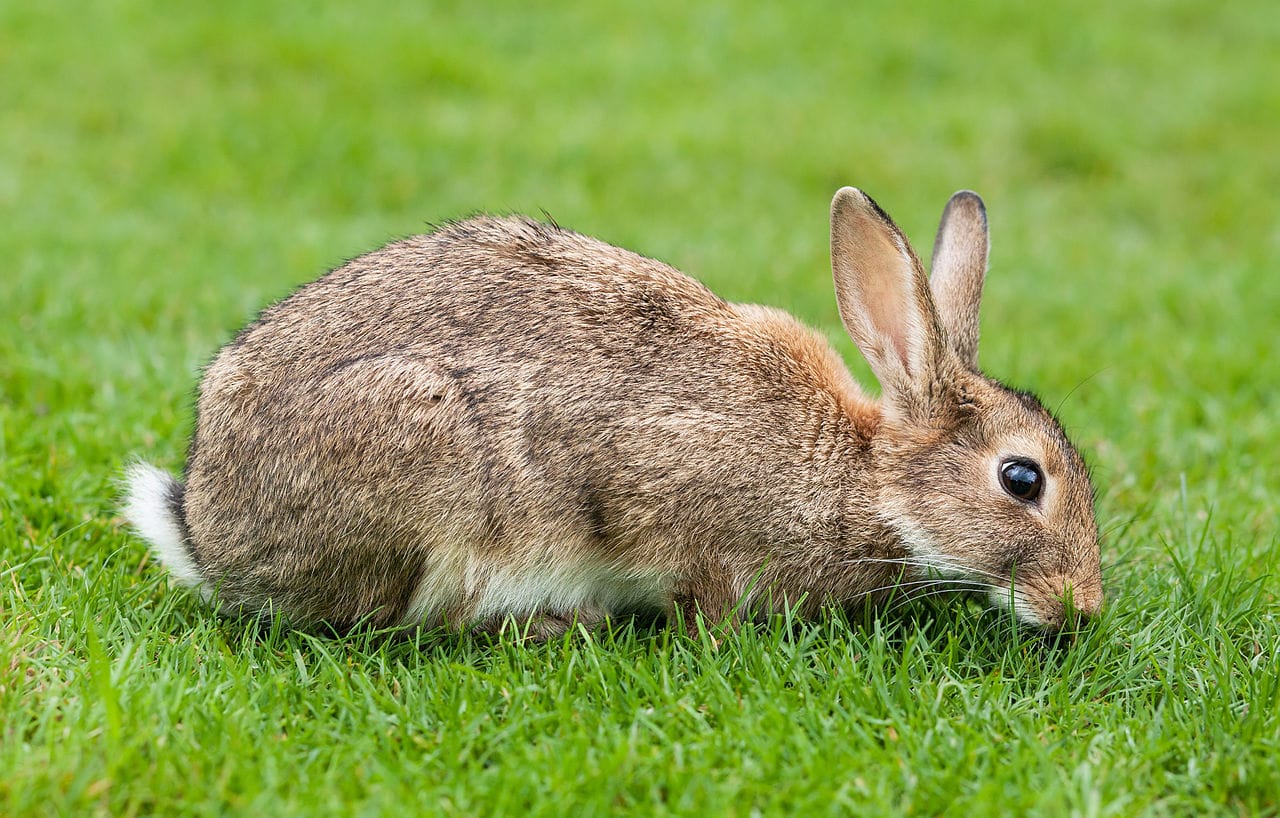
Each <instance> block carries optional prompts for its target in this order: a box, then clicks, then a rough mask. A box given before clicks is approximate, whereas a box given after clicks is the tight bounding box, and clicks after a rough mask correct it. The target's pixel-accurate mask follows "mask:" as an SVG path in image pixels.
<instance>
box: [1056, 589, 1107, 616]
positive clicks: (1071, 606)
mask: <svg viewBox="0 0 1280 818" xmlns="http://www.w3.org/2000/svg"><path fill="white" fill-rule="evenodd" d="M1058 599H1059V600H1060V601H1061V602H1062V605H1063V608H1064V612H1066V613H1067V615H1068V616H1070V615H1074V616H1075V619H1076V622H1077V624H1080V625H1085V624H1088V622H1089V620H1091V619H1093V618H1095V617H1096V616H1097V615H1098V614H1100V613H1102V583H1100V582H1096V581H1095V582H1085V583H1080V584H1074V583H1072V582H1071V581H1070V580H1065V581H1064V582H1063V583H1062V592H1061V593H1060V594H1059V595H1058Z"/></svg>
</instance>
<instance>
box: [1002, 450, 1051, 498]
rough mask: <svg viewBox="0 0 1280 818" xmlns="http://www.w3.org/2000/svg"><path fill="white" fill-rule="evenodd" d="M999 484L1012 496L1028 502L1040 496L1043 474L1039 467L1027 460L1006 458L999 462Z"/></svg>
mask: <svg viewBox="0 0 1280 818" xmlns="http://www.w3.org/2000/svg"><path fill="white" fill-rule="evenodd" d="M1000 485H1002V486H1004V490H1005V491H1007V492H1009V493H1010V494H1012V495H1013V496H1014V497H1017V498H1018V499H1019V500H1025V501H1026V502H1028V503H1030V502H1032V501H1034V500H1035V499H1036V498H1037V497H1039V496H1040V489H1041V488H1043V487H1044V475H1043V474H1041V473H1040V467H1039V466H1037V465H1036V464H1035V463H1032V462H1031V461H1029V460H1006V461H1004V463H1002V464H1000Z"/></svg>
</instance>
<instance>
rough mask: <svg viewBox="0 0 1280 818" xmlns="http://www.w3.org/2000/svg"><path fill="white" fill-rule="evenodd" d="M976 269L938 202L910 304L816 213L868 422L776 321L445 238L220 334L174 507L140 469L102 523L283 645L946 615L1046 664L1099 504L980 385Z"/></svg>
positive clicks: (690, 287) (1049, 422) (399, 249)
mask: <svg viewBox="0 0 1280 818" xmlns="http://www.w3.org/2000/svg"><path fill="white" fill-rule="evenodd" d="M987 248H988V239H987V223H986V210H985V207H984V205H983V202H982V200H981V199H980V198H979V197H978V196H977V195H976V194H974V193H972V192H969V191H961V192H959V193H956V194H955V195H954V196H953V197H952V198H951V200H950V201H949V202H948V204H947V206H946V209H945V211H944V213H943V216H942V220H941V225H940V227H939V230H938V234H937V239H936V242H935V244H934V249H933V262H932V277H931V279H930V278H927V277H926V274H925V272H924V269H923V267H922V265H921V263H920V261H919V260H918V258H917V256H916V254H915V253H914V252H913V250H912V248H911V246H910V245H909V244H908V242H907V239H906V237H905V236H904V235H903V233H902V231H901V230H899V228H898V227H897V226H896V225H895V224H894V222H893V221H892V220H891V219H890V218H889V216H888V215H887V214H886V213H885V212H884V211H883V210H881V209H880V207H879V206H878V205H877V204H876V203H875V202H874V201H872V200H871V198H869V197H868V196H867V195H865V194H864V193H862V192H860V191H859V190H857V189H855V188H850V187H846V188H842V189H841V190H839V191H838V192H837V193H836V195H835V198H834V199H833V201H832V205H831V262H832V270H833V274H834V279H835V294H836V298H837V302H838V307H839V313H840V316H841V320H842V322H843V324H844V327H845V329H846V330H847V332H848V333H849V335H850V336H851V337H852V339H853V341H854V342H855V343H856V344H857V346H858V347H859V349H860V350H861V352H862V353H863V355H864V356H865V357H866V360H867V362H868V363H869V364H870V367H871V369H872V371H873V373H874V374H875V376H876V378H877V379H878V380H879V382H880V386H881V393H882V394H881V398H880V399H879V400H878V401H877V400H876V399H874V398H873V397H871V396H869V395H868V394H867V393H866V392H864V391H863V390H862V389H861V388H860V387H859V385H858V384H857V383H856V382H855V380H854V378H853V377H852V376H851V374H850V373H849V371H848V369H847V368H846V366H845V364H844V363H843V361H842V359H841V358H840V356H839V355H838V354H837V353H836V352H835V350H834V349H833V348H832V347H831V346H830V345H829V344H828V343H827V341H826V340H825V339H824V338H823V337H821V336H820V335H819V334H817V333H816V332H814V331H812V330H810V329H808V328H806V327H805V326H803V325H801V324H800V323H799V322H798V321H797V320H796V319H794V318H792V317H791V316H789V315H788V314H786V313H784V312H782V311H780V310H777V309H773V308H770V307H765V306H757V305H752V304H737V303H730V302H727V301H725V300H723V299H721V298H719V297H717V296H716V295H714V294H713V293H712V292H711V291H710V290H709V289H707V288H706V287H705V286H703V285H702V284H701V283H699V282H697V281H695V280H694V279H692V278H690V277H688V276H686V275H684V274H683V273H680V272H678V271H677V270H675V269H673V268H671V267H669V266H667V265H665V264H662V263H660V262H658V261H654V260H651V259H649V258H645V257H642V256H640V255H636V254H634V253H631V252H628V251H626V250H622V249H619V248H617V247H613V246H610V245H608V244H605V243H603V242H601V241H598V240H596V239H592V238H588V237H586V236H583V235H580V234H578V233H574V232H572V231H569V230H566V229H563V228H561V227H559V226H558V225H555V224H544V223H539V222H536V221H532V220H529V219H526V218H521V217H489V216H482V217H476V218H472V219H469V220H466V221H461V222H455V223H450V224H447V225H445V226H443V227H441V228H439V229H437V230H436V231H435V232H432V233H429V234H427V235H420V236H414V237H411V238H407V239H404V240H401V241H396V242H394V243H391V244H388V245H387V246H385V247H383V248H381V249H379V250H376V251H374V252H371V253H369V254H367V255H364V256H361V257H359V258H356V259H354V260H352V261H350V262H348V263H346V264H344V265H342V266H340V267H338V268H337V269H335V270H333V271H331V272H329V273H328V274H326V275H325V276H323V277H321V278H320V279H318V280H316V281H314V282H312V283H310V284H307V285H305V286H303V287H301V288H300V289H298V290H297V291H296V292H294V293H293V294H292V295H291V296H289V297H287V298H285V299H284V300H283V301H280V302H279V303H277V304H275V305H274V306H271V307H269V308H267V309H266V310H265V311H263V312H262V313H261V314H260V316H259V317H258V319H257V320H256V321H254V322H253V323H251V324H250V325H249V326H247V327H245V328H244V329H243V330H242V331H241V332H240V333H239V334H238V335H237V336H236V337H235V338H234V340H232V341H231V342H230V343H228V344H227V345H226V346H225V347H223V348H222V349H221V351H220V352H219V353H218V355H217V356H216V357H215V358H214V360H213V361H212V363H210V364H209V366H208V367H207V369H206V370H205V372H204V376H203V380H202V382H201V384H200V389H199V396H198V403H197V407H196V423H195V430H194V434H193V436H192V439H191V444H190V450H189V452H188V455H187V462H186V476H185V485H184V483H182V482H179V481H178V480H176V479H174V478H173V477H171V476H170V475H169V474H167V473H166V472H164V471H161V470H159V469H157V468H155V467H153V466H150V465H146V464H144V463H140V462H139V463H135V464H134V465H133V466H132V467H130V469H129V470H128V473H127V483H128V489H127V491H128V496H127V499H126V508H125V516H126V517H127V518H128V520H129V521H131V523H132V525H133V526H134V528H135V529H136V530H137V531H138V532H139V533H140V534H141V536H142V537H143V538H145V539H146V540H148V541H150V543H151V545H152V547H153V550H154V552H155V554H156V555H157V557H158V559H159V560H160V561H161V562H163V563H164V564H165V565H166V566H167V567H168V569H169V571H170V572H171V576H172V577H173V578H174V579H175V580H176V581H177V582H178V583H181V584H185V585H188V586H193V587H195V588H197V589H199V591H200V593H201V594H202V595H203V596H204V597H205V598H206V599H207V600H210V601H214V602H216V605H217V606H218V607H219V608H220V609H222V610H224V611H225V610H228V609H231V610H236V611H241V612H244V611H261V610H264V609H266V610H270V611H274V612H277V613H278V614H282V615H283V616H284V617H285V618H286V620H287V621H288V622H289V623H290V624H296V625H299V626H301V625H304V624H321V623H326V624H328V625H330V626H343V625H350V624H352V623H357V622H370V623H372V624H374V625H377V626H387V627H391V628H395V627H400V626H408V627H411V626H422V627H437V626H445V627H450V628H455V629H459V630H464V629H473V630H475V631H494V630H497V629H499V628H501V627H503V625H504V623H509V622H511V621H515V622H518V623H521V624H522V626H523V627H524V628H525V632H526V634H529V635H532V636H533V637H536V638H552V637H555V636H557V635H560V634H563V633H564V632H565V630H566V629H567V628H569V627H571V626H573V624H574V623H575V622H578V623H583V624H584V625H588V626H590V625H594V624H596V623H598V622H600V621H602V620H603V619H604V618H606V617H608V616H610V615H617V614H620V613H623V612H628V611H631V612H645V611H649V612H653V613H654V614H655V615H656V616H661V615H663V614H665V615H666V616H667V617H669V618H672V619H679V618H683V619H684V620H685V621H688V622H693V621H697V622H698V623H699V626H701V624H702V623H704V622H705V623H716V624H725V625H726V626H728V627H730V628H732V627H733V626H734V624H735V623H738V622H741V621H742V620H743V618H744V617H753V616H761V615H766V614H768V613H770V612H776V611H779V610H782V609H783V608H789V609H791V610H792V611H794V612H796V613H798V614H799V615H802V616H807V617H812V616H815V615H817V614H818V612H819V611H820V610H821V609H822V608H823V607H824V606H827V605H835V606H841V605H843V606H849V605H853V604H855V603H859V602H860V601H865V600H872V601H873V602H874V601H875V600H878V599H881V598H883V597H884V596H885V595H886V594H887V593H892V592H893V589H895V588H897V589H909V588H910V587H911V586H914V585H928V586H929V587H932V584H934V583H937V582H942V581H945V582H948V583H952V584H953V585H952V586H951V587H957V588H961V589H970V590H973V591H975V592H976V593H977V594H978V595H979V596H983V595H985V597H986V599H987V600H988V603H989V604H991V605H993V606H996V607H1000V608H1003V609H1005V610H1010V609H1011V611H1012V614H1013V615H1014V616H1016V618H1017V620H1019V621H1021V622H1024V623H1027V624H1029V625H1032V626H1034V627H1036V628H1039V629H1042V630H1045V631H1049V632H1051V631H1055V630H1059V629H1062V628H1063V627H1064V625H1065V624H1066V623H1067V622H1068V621H1071V622H1075V621H1077V617H1078V618H1079V619H1080V620H1085V619H1088V618H1089V617H1091V616H1092V615H1094V614H1096V613H1097V612H1098V611H1099V610H1100V608H1101V606H1102V600H1103V592H1102V585H1101V567H1100V562H1099V551H1098V534H1097V525H1096V522H1095V518H1094V510H1093V491H1092V488H1091V485H1090V481H1089V476H1088V471H1087V469H1086V467H1085V464H1084V462H1083V461H1082V459H1081V457H1080V455H1079V454H1078V453H1077V451H1076V449H1075V448H1073V446H1072V444H1071V443H1070V442H1069V441H1068V439H1067V437H1066V435H1065V434H1064V433H1063V430H1062V428H1061V427H1060V426H1059V424H1058V423H1057V422H1056V421H1055V419H1054V418H1053V416H1052V415H1050V413H1049V412H1047V411H1046V410H1045V409H1044V407H1043V406H1042V405H1041V404H1040V402H1039V401H1038V400H1037V399H1036V398H1035V397H1034V396H1032V395H1030V394H1028V393H1026V392H1019V391H1015V390H1011V389H1009V388H1007V387H1005V386H1002V385H1001V384H1000V383H998V382H996V381H995V380H992V379H991V378H989V377H987V376H985V375H984V374H982V372H981V371H980V370H979V369H978V361H977V355H978V306H979V299H980V296H981V290H982V285H983V279H984V277H985V274H986V269H987ZM699 616H700V617H701V619H697V617H699Z"/></svg>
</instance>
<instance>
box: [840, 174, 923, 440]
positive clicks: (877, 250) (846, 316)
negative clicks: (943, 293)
mask: <svg viewBox="0 0 1280 818" xmlns="http://www.w3.org/2000/svg"><path fill="white" fill-rule="evenodd" d="M831 270H832V273H833V275H834V277H835V285H836V302H837V303H838V304H839V307H840V319H841V320H842V321H843V322H844V326H845V329H846V330H847V331H848V332H849V335H850V337H852V338H853V340H854V342H855V343H857V345H858V348H859V349H861V350H862V354H863V355H864V356H865V357H866V359H867V363H868V364H870V365H871V369H872V371H873V372H875V375H876V378H877V379H878V380H879V381H880V387H881V391H882V392H883V397H884V405H885V410H886V411H887V412H888V413H890V414H892V415H895V416H897V417H898V418H901V419H915V420H923V419H924V418H925V417H927V416H928V415H929V414H930V413H931V412H932V411H933V409H935V408H936V407H935V406H934V403H935V401H936V400H937V399H938V398H939V397H940V394H941V390H940V389H938V388H937V387H938V385H939V382H940V380H941V377H940V376H941V375H942V373H941V371H940V370H941V368H942V365H943V364H942V357H943V355H942V331H941V330H940V329H939V326H938V318H937V314H936V313H935V312H934V307H933V299H932V298H931V296H930V293H929V284H928V282H927V280H926V279H925V275H924V268H923V267H922V266H921V264H920V260H919V259H918V258H916V254H915V253H914V252H912V250H911V245H910V244H908V243H907V239H906V237H905V236H904V235H903V234H902V231H901V230H899V229H898V226H897V225H895V224H894V223H893V220H892V219H890V218H889V216H888V214H886V213H885V212H884V211H883V210H881V209H880V207H879V205H877V204H876V203H875V202H874V201H872V200H871V198H870V197H869V196H867V195H866V194H865V193H863V192H862V191H860V190H857V189H856V188H851V187H845V188H841V189H840V190H839V191H837V192H836V195H835V198H834V199H832V201H831Z"/></svg>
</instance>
